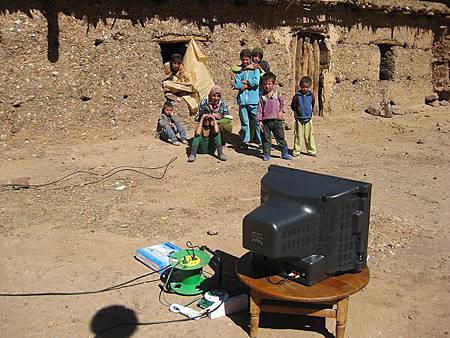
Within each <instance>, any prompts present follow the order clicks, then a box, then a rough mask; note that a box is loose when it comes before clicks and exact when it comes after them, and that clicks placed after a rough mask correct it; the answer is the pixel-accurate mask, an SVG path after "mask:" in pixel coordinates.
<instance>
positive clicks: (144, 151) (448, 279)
mask: <svg viewBox="0 0 450 338" xmlns="http://www.w3.org/2000/svg"><path fill="white" fill-rule="evenodd" d="M403 112H404V113H405V114H403V115H397V116H394V117H393V118H392V119H385V118H382V117H375V116H372V115H368V114H365V113H353V114H352V115H347V116H345V115H344V116H342V115H341V116H339V117H333V116H328V117H322V118H316V120H315V128H316V141H317V144H318V151H319V156H318V157H316V158H313V157H308V156H300V157H299V158H295V159H294V160H293V161H292V162H288V161H283V160H281V159H280V158H279V157H278V153H277V151H274V158H273V160H272V161H271V163H272V164H278V165H285V166H290V167H293V168H301V169H306V170H312V171H316V172H320V173H326V174H331V175H339V176H343V177H347V178H351V179H357V180H363V181H367V182H371V183H372V184H373V192H372V210H371V221H370V235H369V236H370V242H369V256H370V257H369V260H368V265H369V267H370V271H371V280H370V283H369V285H368V286H367V288H366V289H364V290H363V291H362V292H360V293H358V294H356V295H354V296H352V297H351V299H350V306H349V313H348V324H347V336H348V337H446V336H448V334H449V332H450V321H449V317H450V312H449V311H450V250H449V244H448V242H449V217H450V203H449V202H450V200H449V197H448V192H449V191H450V185H449V183H448V182H449V180H450V152H449V149H450V115H449V113H450V109H449V108H448V107H437V108H433V107H429V106H418V107H404V108H403ZM236 122H237V121H236ZM149 129H150V128H149ZM236 129H237V128H236ZM190 131H191V132H192V129H191V130H190ZM75 136H76V135H75ZM86 138H87V140H86ZM292 139H293V135H292V133H291V132H288V135H287V140H288V143H289V145H290V146H292ZM87 141H88V142H87ZM1 142H2V143H0V149H2V151H1V155H0V158H1V160H0V161H1V162H0V183H9V182H11V180H12V179H14V178H17V177H21V176H29V177H31V178H32V183H33V184H36V183H45V182H49V181H52V180H55V179H58V178H60V177H62V176H64V175H66V174H69V173H71V172H73V171H75V170H85V171H92V172H95V173H105V172H107V171H108V170H109V169H111V168H112V167H116V166H121V165H127V166H148V167H154V166H160V165H164V164H166V163H167V162H168V161H169V160H170V159H171V158H172V157H174V156H176V157H177V159H176V161H175V162H174V163H173V164H172V165H171V168H170V169H169V170H168V171H167V173H166V175H165V177H164V178H163V179H152V178H146V177H145V176H143V175H141V174H138V173H136V172H130V171H123V172H120V173H118V174H117V175H114V176H112V177H110V178H108V179H106V180H104V181H102V182H100V183H97V184H91V185H86V186H82V187H74V188H70V187H68V185H67V184H68V182H65V183H64V182H63V183H61V184H56V185H50V186H48V187H45V188H41V189H28V190H12V189H10V188H4V189H1V190H0V197H1V201H2V203H1V205H0V236H1V238H2V240H1V244H0V257H1V258H0V262H1V263H0V274H1V280H2V283H1V288H0V289H1V290H0V292H1V293H30V292H74V291H88V290H98V289H103V288H106V287H109V286H112V285H116V284H119V283H121V282H123V281H127V280H129V279H132V278H134V277H137V276H140V275H142V274H145V273H147V272H148V271H149V270H148V269H147V268H146V267H145V266H143V265H142V264H140V263H139V262H137V261H135V259H134V258H133V253H134V250H135V249H136V248H138V247H142V246H147V245H151V244H155V243H160V242H162V241H166V240H170V241H173V242H174V243H176V244H178V245H180V246H184V243H185V242H186V241H188V240H190V241H192V242H193V243H194V244H207V245H208V246H210V247H211V248H214V249H220V250H222V251H224V252H226V253H228V254H230V255H233V256H236V257H239V256H241V255H242V254H243V253H244V252H245V250H244V249H243V248H242V244H241V242H242V240H241V226H242V218H243V217H244V216H245V215H246V214H247V213H248V212H249V211H251V210H252V209H254V208H255V207H256V206H257V205H258V204H259V193H260V180H261V177H262V176H263V175H264V173H265V172H266V171H267V166H268V164H267V163H266V162H263V161H262V160H261V159H260V158H258V157H255V156H251V155H245V154H242V153H237V152H235V151H234V150H233V149H231V148H227V149H226V155H227V156H228V161H227V162H220V161H218V160H217V159H215V158H213V157H211V156H208V155H199V156H198V160H197V161H196V162H195V163H192V164H188V163H187V162H186V149H185V148H184V147H174V146H171V145H168V144H165V143H162V142H160V141H159V140H157V139H154V138H153V136H152V133H151V132H150V131H149V132H148V133H145V134H140V135H134V136H133V135H132V134H122V135H118V136H117V137H102V136H99V137H97V138H95V139H94V138H90V135H87V136H86V134H84V135H81V132H80V135H79V137H78V138H77V137H74V138H73V139H60V140H53V141H51V142H47V141H43V139H41V138H40V135H30V136H29V137H28V138H26V137H25V138H21V139H20V140H11V141H8V143H6V142H5V141H1ZM146 172H151V173H153V174H155V173H157V174H161V173H162V170H161V169H158V170H152V171H146ZM92 178H93V177H92V176H87V175H84V176H80V178H79V179H76V180H71V181H69V183H70V182H73V183H80V182H88V181H90V180H92ZM119 186H125V189H123V190H117V188H118V187H119ZM64 187H65V188H64ZM57 188H58V189H57ZM211 229H212V230H216V231H218V234H217V235H215V236H210V235H208V234H207V231H208V230H211ZM152 279H154V276H149V277H148V278H147V279H143V280H152ZM158 293H159V287H158V282H157V281H156V282H153V283H146V284H141V285H136V286H133V287H129V288H122V289H120V290H115V291H110V292H104V293H98V294H92V295H77V296H45V297H2V298H1V302H0V316H1V317H0V318H1V320H0V331H1V332H2V334H1V336H2V337H92V336H95V332H97V333H98V331H95V330H94V331H93V330H91V324H92V322H94V323H97V322H96V319H98V318H99V317H101V315H102V314H104V313H108V310H109V309H111V307H112V306H117V307H116V308H119V307H120V306H122V307H126V308H127V309H129V310H128V312H127V314H128V315H129V317H126V316H125V317H126V318H133V316H136V317H137V320H138V321H139V322H151V321H160V320H172V319H180V318H182V317H181V316H180V315H177V314H173V313H170V312H169V310H168V309H167V308H166V307H165V306H164V305H162V304H160V302H159V301H158ZM169 298H170V297H169ZM170 299H173V300H177V301H179V300H178V299H176V298H170ZM125 317H124V318H125ZM247 321H248V316H247V314H246V313H245V312H244V313H240V314H238V315H236V316H233V317H232V318H228V317H224V318H221V319H216V320H209V319H202V320H200V321H188V322H178V323H171V324H165V325H153V326H138V327H135V328H133V327H129V328H127V330H128V331H127V330H125V331H114V330H112V331H111V332H109V333H108V334H107V335H105V336H108V337H125V336H130V335H131V332H133V331H134V333H133V334H132V336H133V337H160V336H165V337H178V336H190V337H216V336H222V337H246V336H247V333H246V330H247ZM313 324H314V323H313ZM326 325H327V328H328V330H329V331H328V333H327V332H324V331H323V330H320V328H317V327H315V326H314V325H312V324H311V323H310V322H305V321H302V320H300V319H299V317H287V316H283V317H280V316H276V315H265V314H264V315H263V316H262V322H261V328H260V331H259V336H260V337H286V336H288V335H289V336H291V337H320V336H330V332H331V333H333V332H334V323H333V321H331V320H329V321H328V322H327V324H326ZM93 326H94V327H95V328H96V326H95V325H93ZM103 328H104V327H103ZM299 328H300V329H301V330H298V329H299ZM100 329H101V328H100ZM97 330H98V329H97ZM124 332H125V333H124ZM127 332H128V333H127Z"/></svg>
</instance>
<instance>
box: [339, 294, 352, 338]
mask: <svg viewBox="0 0 450 338" xmlns="http://www.w3.org/2000/svg"><path fill="white" fill-rule="evenodd" d="M348 299H349V297H347V298H344V299H342V300H340V301H339V302H338V303H337V310H336V312H337V313H336V338H344V335H345V323H346V322H347V309H348Z"/></svg>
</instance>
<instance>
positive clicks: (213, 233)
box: [207, 229, 219, 236]
mask: <svg viewBox="0 0 450 338" xmlns="http://www.w3.org/2000/svg"><path fill="white" fill-rule="evenodd" d="M207 234H208V235H210V236H215V235H217V234H219V231H217V230H213V229H210V230H208V232H207Z"/></svg>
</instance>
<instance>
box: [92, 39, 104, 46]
mask: <svg viewBox="0 0 450 338" xmlns="http://www.w3.org/2000/svg"><path fill="white" fill-rule="evenodd" d="M103 42H105V40H103V39H95V41H94V46H98V45H101V44H102V43H103Z"/></svg>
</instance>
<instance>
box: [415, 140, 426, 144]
mask: <svg viewBox="0 0 450 338" xmlns="http://www.w3.org/2000/svg"><path fill="white" fill-rule="evenodd" d="M416 143H417V144H424V143H425V142H423V141H422V140H417V142H416Z"/></svg>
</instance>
